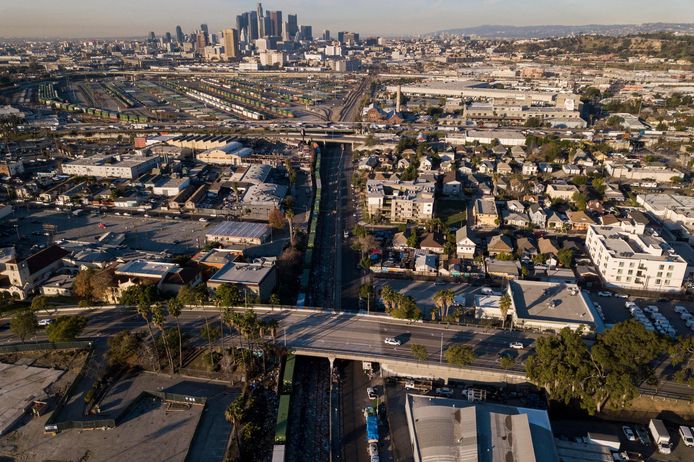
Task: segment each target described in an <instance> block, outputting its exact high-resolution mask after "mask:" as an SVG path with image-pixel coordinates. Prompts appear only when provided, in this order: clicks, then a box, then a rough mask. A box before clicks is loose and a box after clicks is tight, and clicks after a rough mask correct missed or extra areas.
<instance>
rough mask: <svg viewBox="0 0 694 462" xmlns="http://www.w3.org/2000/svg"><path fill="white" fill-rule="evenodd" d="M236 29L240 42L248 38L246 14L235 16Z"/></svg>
mask: <svg viewBox="0 0 694 462" xmlns="http://www.w3.org/2000/svg"><path fill="white" fill-rule="evenodd" d="M236 30H237V31H239V38H240V40H241V41H242V42H245V41H247V40H248V15H245V14H240V15H238V16H236Z"/></svg>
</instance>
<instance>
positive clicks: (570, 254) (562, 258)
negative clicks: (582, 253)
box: [557, 248, 574, 268]
mask: <svg viewBox="0 0 694 462" xmlns="http://www.w3.org/2000/svg"><path fill="white" fill-rule="evenodd" d="M557 260H558V261H559V264H560V265H561V266H563V267H564V268H571V267H572V266H573V263H574V251H573V249H570V248H563V249H560V250H559V252H557Z"/></svg>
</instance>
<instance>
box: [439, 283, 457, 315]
mask: <svg viewBox="0 0 694 462" xmlns="http://www.w3.org/2000/svg"><path fill="white" fill-rule="evenodd" d="M454 298H455V296H454V294H453V291H452V290H451V289H443V290H439V291H438V292H436V294H434V303H435V305H436V307H437V308H438V309H439V313H440V317H441V319H445V318H446V317H448V308H449V307H450V306H451V305H452V304H453V300H454Z"/></svg>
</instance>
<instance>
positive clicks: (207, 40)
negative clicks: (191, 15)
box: [200, 24, 210, 45]
mask: <svg viewBox="0 0 694 462" xmlns="http://www.w3.org/2000/svg"><path fill="white" fill-rule="evenodd" d="M200 30H201V31H202V33H203V34H205V44H206V45H209V44H210V29H209V28H208V27H207V24H200Z"/></svg>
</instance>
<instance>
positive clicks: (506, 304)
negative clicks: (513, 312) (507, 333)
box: [499, 294, 511, 329]
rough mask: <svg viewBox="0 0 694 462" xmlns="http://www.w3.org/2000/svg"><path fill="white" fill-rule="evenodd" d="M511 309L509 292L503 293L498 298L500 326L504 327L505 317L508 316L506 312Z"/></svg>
mask: <svg viewBox="0 0 694 462" xmlns="http://www.w3.org/2000/svg"><path fill="white" fill-rule="evenodd" d="M510 309H511V297H510V296H509V294H504V295H502V296H501V298H500V299H499V311H500V312H501V328H502V329H503V328H505V327H506V319H507V318H508V312H509V310H510Z"/></svg>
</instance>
